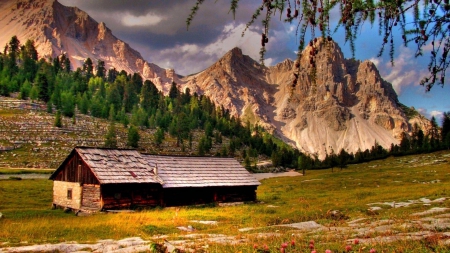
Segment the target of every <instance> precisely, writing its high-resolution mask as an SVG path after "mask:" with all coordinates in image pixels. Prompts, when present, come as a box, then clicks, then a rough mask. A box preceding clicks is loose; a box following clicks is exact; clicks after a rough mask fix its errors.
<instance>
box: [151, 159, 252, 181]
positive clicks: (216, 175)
mask: <svg viewBox="0 0 450 253" xmlns="http://www.w3.org/2000/svg"><path fill="white" fill-rule="evenodd" d="M143 157H145V159H146V160H147V161H148V163H149V164H151V165H152V166H157V171H158V172H157V173H158V176H159V177H160V178H161V179H162V180H163V182H164V184H163V188H176V187H211V186H251V185H255V186H256V185H260V182H259V181H258V180H256V178H255V177H254V176H253V175H252V174H250V173H249V172H248V171H247V170H246V169H245V168H244V167H242V165H240V164H239V162H238V161H236V160H235V159H233V158H217V157H173V156H155V155H143Z"/></svg>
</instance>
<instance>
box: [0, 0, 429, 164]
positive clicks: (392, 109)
mask: <svg viewBox="0 0 450 253" xmlns="http://www.w3.org/2000/svg"><path fill="white" fill-rule="evenodd" d="M0 34H1V36H0V45H2V44H3V45H5V44H6V43H7V42H8V41H9V40H10V38H11V37H12V36H14V35H17V36H18V38H19V40H20V41H22V43H24V42H25V41H26V40H27V39H33V40H35V42H36V46H37V49H38V53H39V56H40V57H56V56H58V55H60V54H62V53H67V55H68V56H69V57H70V60H71V63H72V66H73V68H76V67H79V66H81V65H82V63H83V62H84V60H85V59H86V58H88V57H90V58H91V59H92V60H93V62H94V63H96V62H97V59H101V60H103V61H105V63H106V67H107V68H111V67H114V68H116V69H117V70H119V71H120V70H125V71H127V72H129V73H135V72H139V73H141V75H142V76H143V78H144V79H148V80H151V81H152V82H154V83H155V85H156V86H157V87H158V88H159V89H160V90H162V91H163V92H165V93H167V92H168V90H169V88H170V84H171V83H172V81H174V82H176V83H178V84H179V86H180V88H182V89H183V90H185V89H186V88H189V89H190V90H191V92H197V93H198V94H205V95H207V96H209V97H210V98H211V99H212V100H213V101H214V102H215V103H216V104H217V105H219V106H223V107H225V108H226V109H229V110H230V112H231V114H232V115H234V116H238V117H240V118H241V119H242V121H243V122H249V123H251V124H258V125H261V126H263V127H265V128H266V129H268V130H269V131H271V132H273V133H275V134H276V135H278V136H279V137H281V138H282V139H283V140H285V141H286V142H288V143H291V144H292V145H295V146H296V147H298V148H299V149H300V150H302V151H304V152H306V153H309V154H318V155H319V157H324V156H325V154H326V153H331V152H339V150H340V149H342V148H343V149H345V150H347V151H348V152H356V151H357V150H358V149H361V150H365V149H370V148H371V147H372V146H373V145H374V144H375V142H377V143H378V144H380V145H382V146H384V147H386V148H388V147H389V146H390V145H391V143H398V142H399V138H400V137H401V136H402V134H403V133H404V132H407V133H408V132H410V131H411V125H412V124H417V125H419V127H421V128H422V129H424V130H425V132H426V131H427V129H429V121H427V120H426V119H424V118H423V117H420V114H418V113H417V115H415V116H414V115H413V116H411V115H410V114H411V113H407V114H408V115H406V114H405V112H406V111H407V109H406V108H405V107H404V106H403V107H402V106H401V104H400V103H399V101H398V98H397V95H396V93H395V91H394V90H393V88H392V85H391V84H390V83H388V82H386V81H385V80H383V79H382V78H381V76H380V74H379V73H378V70H377V69H376V67H375V65H374V64H373V63H371V62H369V61H364V62H360V61H355V60H348V59H345V58H344V56H343V54H342V52H341V50H340V48H339V46H338V45H337V44H336V43H334V42H333V41H328V40H322V39H317V40H316V41H315V42H312V43H311V44H310V45H309V46H308V47H307V48H306V49H305V50H304V51H303V52H301V57H300V58H299V60H297V61H296V62H293V61H291V60H285V61H283V62H281V63H279V64H277V65H275V66H272V67H265V66H261V65H260V64H259V63H257V62H256V61H254V60H253V59H251V58H250V57H248V56H246V55H243V54H242V51H241V50H240V49H239V48H234V49H233V50H231V51H230V52H228V53H227V54H226V55H225V56H223V57H222V58H221V59H220V60H219V61H217V62H216V63H215V64H213V65H212V66H210V67H209V68H207V69H205V70H204V71H202V72H200V73H198V74H195V75H191V76H188V77H185V78H182V79H180V77H179V76H178V75H176V74H175V71H174V70H171V69H162V68H160V67H158V66H157V65H155V64H152V63H148V62H146V61H145V60H144V59H143V58H142V57H141V55H140V54H139V53H138V52H137V51H135V50H133V49H132V48H131V47H130V46H129V45H128V44H126V43H125V42H123V41H121V40H119V39H117V38H116V37H115V36H114V35H113V34H112V32H111V30H109V29H108V28H107V27H106V25H105V24H104V23H97V22H96V21H95V20H93V19H92V18H90V17H89V16H88V15H87V14H86V13H85V12H83V11H82V10H79V9H78V8H74V7H66V6H63V5H61V4H60V3H58V2H57V1H56V0H3V1H0Z"/></svg>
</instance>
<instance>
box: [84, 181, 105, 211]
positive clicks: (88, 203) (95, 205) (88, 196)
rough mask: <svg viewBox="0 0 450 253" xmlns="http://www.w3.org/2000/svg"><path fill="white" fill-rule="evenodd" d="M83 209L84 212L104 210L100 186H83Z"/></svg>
mask: <svg viewBox="0 0 450 253" xmlns="http://www.w3.org/2000/svg"><path fill="white" fill-rule="evenodd" d="M81 208H82V209H83V210H101V209H102V198H101V191H100V185H95V184H85V185H83V191H82V200H81Z"/></svg>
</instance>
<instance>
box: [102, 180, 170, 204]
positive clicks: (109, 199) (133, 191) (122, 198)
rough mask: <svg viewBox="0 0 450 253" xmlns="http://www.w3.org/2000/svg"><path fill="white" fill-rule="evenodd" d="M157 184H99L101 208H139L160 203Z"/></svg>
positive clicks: (159, 192)
mask: <svg viewBox="0 0 450 253" xmlns="http://www.w3.org/2000/svg"><path fill="white" fill-rule="evenodd" d="M161 193H162V188H161V185H159V184H107V185H102V186H101V194H102V201H103V209H124V208H139V207H147V206H159V205H161V199H162V196H161Z"/></svg>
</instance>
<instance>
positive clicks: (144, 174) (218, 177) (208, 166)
mask: <svg viewBox="0 0 450 253" xmlns="http://www.w3.org/2000/svg"><path fill="white" fill-rule="evenodd" d="M75 153H78V154H79V155H80V157H81V159H82V160H83V161H84V162H85V163H86V165H88V166H89V168H90V169H91V171H92V173H94V175H95V176H96V177H97V179H98V181H99V182H100V184H122V183H158V184H161V185H162V186H163V188H177V187H212V186H218V187H220V186H257V185H260V182H259V181H258V180H256V178H255V177H254V176H252V175H251V174H250V173H249V172H248V171H247V170H246V169H245V168H244V167H242V165H240V164H239V162H238V161H236V160H235V159H234V158H219V157H186V156H184V157H183V156H158V155H146V154H141V153H139V152H138V151H136V150H130V149H103V148H86V147H76V148H75V149H74V150H73V151H72V152H71V154H70V155H69V157H68V158H66V160H65V161H64V162H63V163H62V164H61V165H60V166H59V168H58V169H57V170H56V171H55V172H54V173H53V174H52V176H51V177H50V179H55V177H56V175H57V173H58V172H59V171H60V170H62V169H63V168H64V166H65V163H66V161H68V159H69V158H70V157H71V156H72V155H74V154H75Z"/></svg>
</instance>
